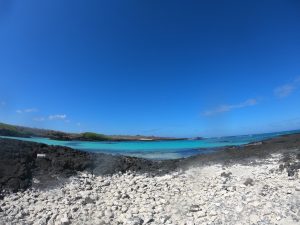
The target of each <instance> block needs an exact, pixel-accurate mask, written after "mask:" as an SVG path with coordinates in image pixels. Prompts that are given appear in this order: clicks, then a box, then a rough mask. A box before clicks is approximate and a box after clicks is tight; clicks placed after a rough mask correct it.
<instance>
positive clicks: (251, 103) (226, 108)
mask: <svg viewBox="0 0 300 225" xmlns="http://www.w3.org/2000/svg"><path fill="white" fill-rule="evenodd" d="M257 103H258V101H257V100H256V99H248V100H247V101H245V102H242V103H240V104H235V105H220V106H219V107H217V108H216V109H213V110H208V111H205V112H204V113H203V115H204V116H213V115H217V114H220V113H224V112H229V111H232V110H234V109H240V108H245V107H250V106H254V105H256V104H257Z"/></svg>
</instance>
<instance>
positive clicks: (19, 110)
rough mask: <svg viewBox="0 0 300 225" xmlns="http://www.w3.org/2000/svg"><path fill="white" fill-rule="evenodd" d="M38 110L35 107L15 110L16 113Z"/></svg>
mask: <svg viewBox="0 0 300 225" xmlns="http://www.w3.org/2000/svg"><path fill="white" fill-rule="evenodd" d="M37 111H38V110H37V109H36V108H28V109H18V110H16V112H17V113H19V114H21V113H32V112H37Z"/></svg>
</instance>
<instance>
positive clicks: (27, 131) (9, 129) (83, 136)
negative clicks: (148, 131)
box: [0, 123, 184, 141]
mask: <svg viewBox="0 0 300 225" xmlns="http://www.w3.org/2000/svg"><path fill="white" fill-rule="evenodd" d="M0 136H14V137H32V136H35V137H45V138H50V139H53V140H64V141H65V140H81V141H150V140H153V141H158V140H181V139H184V138H181V139H176V138H165V137H155V136H142V135H136V136H130V135H104V134H97V133H93V132H85V133H80V134H76V133H65V132H61V131H54V130H46V129H38V128H30V127H23V126H14V125H9V124H5V123H0Z"/></svg>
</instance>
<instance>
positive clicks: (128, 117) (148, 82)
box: [0, 0, 300, 136]
mask: <svg viewBox="0 0 300 225" xmlns="http://www.w3.org/2000/svg"><path fill="white" fill-rule="evenodd" d="M299 12H300V1H297V0H294V1H293V0H286V1H276V0H274V1H271V0H270V1H264V0H259V1H255V0H253V1H240V0H236V1H230V0H226V1H174V0H172V1H161V0H160V1H155V0H153V1H140V0H137V1H123V0H120V1H114V0H111V1H101V0H97V1H92V0H90V1H83V0H82V1H75V0H72V1H62V0H49V1H39V0H27V1H13V0H0V78H1V79H0V121H2V122H7V123H13V124H19V125H26V126H33V127H41V128H51V129H59V130H64V131H77V132H78V131H86V130H90V131H96V132H102V133H107V134H145V135H150V134H154V135H164V136H165V135H166V136H197V135H199V136H219V135H233V134H246V133H257V132H269V131H277V130H289V129H298V128H300V100H299V99H300V29H299V28H300V13H299Z"/></svg>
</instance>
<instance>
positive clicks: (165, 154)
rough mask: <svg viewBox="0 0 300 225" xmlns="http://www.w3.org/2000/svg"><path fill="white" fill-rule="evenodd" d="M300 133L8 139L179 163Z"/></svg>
mask: <svg viewBox="0 0 300 225" xmlns="http://www.w3.org/2000/svg"><path fill="white" fill-rule="evenodd" d="M292 133H300V130H298V131H285V132H277V133H267V134H255V135H242V136H231V137H217V138H207V139H204V140H180V141H121V142H108V141H102V142H100V141H57V140H51V139H48V138H41V137H31V138H20V137H4V136H0V138H9V139H17V140H22V141H32V142H37V143H44V144H47V145H59V146H66V147H71V148H74V149H78V150H82V151H89V152H102V153H109V154H114V155H117V154H121V155H127V156H136V157H142V158H148V159H178V158H184V157H189V156H192V155H197V154H206V153H210V152H213V151H217V150H218V148H219V147H225V146H239V145H244V144H249V143H251V142H257V141H262V140H266V139H269V138H273V137H277V136H280V135H284V134H292Z"/></svg>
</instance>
